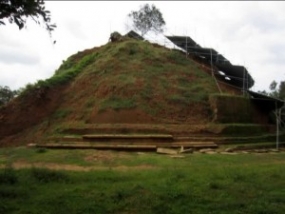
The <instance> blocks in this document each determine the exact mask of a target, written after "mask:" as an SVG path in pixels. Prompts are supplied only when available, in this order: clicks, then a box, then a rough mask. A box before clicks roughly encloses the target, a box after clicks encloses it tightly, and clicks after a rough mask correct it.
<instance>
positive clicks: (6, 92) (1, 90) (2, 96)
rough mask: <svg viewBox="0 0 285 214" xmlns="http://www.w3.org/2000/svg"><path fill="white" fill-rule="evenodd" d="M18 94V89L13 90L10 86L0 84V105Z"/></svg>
mask: <svg viewBox="0 0 285 214" xmlns="http://www.w3.org/2000/svg"><path fill="white" fill-rule="evenodd" d="M17 94H18V91H13V90H11V89H10V88H9V87H8V86H4V87H2V86H0V106H1V105H4V104H6V103H8V102H9V101H10V100H11V99H13V98H14V97H15V96H16V95H17Z"/></svg>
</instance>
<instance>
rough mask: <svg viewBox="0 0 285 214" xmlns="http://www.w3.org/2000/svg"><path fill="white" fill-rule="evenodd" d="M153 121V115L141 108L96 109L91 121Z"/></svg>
mask: <svg viewBox="0 0 285 214" xmlns="http://www.w3.org/2000/svg"><path fill="white" fill-rule="evenodd" d="M152 121H153V118H152V117H151V116H149V115H148V114H146V113H145V112H143V111H141V110H139V109H129V110H126V109H122V110H117V111H116V110H113V109H108V110H106V111H104V112H98V111H95V112H94V113H93V114H92V115H91V118H90V123H151V122H152Z"/></svg>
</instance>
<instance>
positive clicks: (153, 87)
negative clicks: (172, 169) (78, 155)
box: [0, 39, 218, 144]
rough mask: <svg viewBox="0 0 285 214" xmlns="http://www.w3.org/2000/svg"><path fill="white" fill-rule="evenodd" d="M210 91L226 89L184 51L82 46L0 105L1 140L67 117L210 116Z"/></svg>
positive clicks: (143, 119)
mask: <svg viewBox="0 0 285 214" xmlns="http://www.w3.org/2000/svg"><path fill="white" fill-rule="evenodd" d="M210 93H218V88H217V86H216V84H215V81H214V79H213V78H212V76H211V75H209V74H208V73H207V72H206V71H205V70H203V69H202V68H201V66H200V65H199V64H197V63H196V62H195V61H193V60H191V59H190V58H186V56H185V54H184V53H182V52H179V51H177V50H170V49H167V48H164V47H161V46H159V45H155V44H151V43H149V42H146V41H137V40H133V39H124V40H123V41H121V42H115V43H107V44H106V45H104V46H101V47H97V48H93V49H88V50H85V51H81V52H78V53H77V54H74V55H72V56H70V57H69V58H68V59H67V60H65V61H63V63H62V65H61V66H60V67H59V68H58V69H57V70H56V71H55V74H54V75H53V76H52V77H51V78H49V79H46V80H40V81H38V82H37V83H36V84H34V85H31V84H30V85H28V86H27V87H26V88H25V89H24V90H23V92H22V94H21V95H20V96H19V97H18V98H16V99H15V100H13V101H12V102H11V103H10V104H9V105H7V106H4V107H2V108H1V109H0V115H4V116H2V117H3V118H4V119H3V118H2V119H1V120H0V125H1V127H3V129H1V130H0V136H1V137H2V138H1V139H0V142H1V141H2V142H3V141H5V143H6V142H8V141H14V139H15V136H13V135H14V134H15V133H19V131H24V132H23V133H21V134H20V135H21V140H22V143H23V141H26V142H27V141H29V140H35V139H36V140H37V138H38V137H39V139H40V138H42V137H43V136H44V134H45V135H53V134H55V132H56V130H58V129H60V127H61V124H65V125H66V124H76V125H77V126H84V124H106V123H130V124H134V123H141V124H142V123H145V124H149V123H187V124H205V123H207V122H209V121H210V120H211V113H210V106H209V105H208V95H209V94H210ZM29 129H30V130H32V131H29ZM27 130H28V131H27ZM9 135H10V137H8V138H7V136H9ZM11 136H13V137H11ZM29 136H30V137H31V139H29V140H27V139H28V138H29ZM16 138H17V139H18V136H16ZM3 139H4V140H3ZM25 139H26V140H25ZM17 141H18V140H17ZM3 143H4V142H3ZM18 143H20V144H22V143H21V142H19V141H18Z"/></svg>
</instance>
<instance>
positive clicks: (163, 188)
mask: <svg viewBox="0 0 285 214" xmlns="http://www.w3.org/2000/svg"><path fill="white" fill-rule="evenodd" d="M60 152H61V155H60ZM91 153H92V154H93V156H94V157H95V156H96V155H97V156H96V157H99V156H101V157H102V158H101V160H100V158H99V159H96V160H95V159H93V160H92V161H90V159H88V158H87V159H86V157H90V155H91ZM103 154H105V155H106V156H108V158H107V157H104V158H103ZM25 155H26V156H25ZM40 157H42V160H41V161H42V162H45V163H51V160H52V159H53V161H54V162H56V161H58V164H59V165H60V164H73V165H81V166H85V167H90V166H93V167H96V166H97V167H98V166H100V167H105V168H101V170H91V171H88V172H83V171H82V172H78V171H77V172H75V171H63V170H62V171H60V170H51V169H44V168H35V167H32V168H29V169H21V170H15V169H14V168H13V167H12V166H13V164H14V163H16V162H19V161H22V162H23V161H25V162H29V163H36V161H39V160H40ZM63 157H65V160H64V158H63ZM66 157H68V159H67V158H66ZM61 158H62V159H61ZM72 158H74V160H73V161H71V160H70V159H72ZM8 159H9V161H8ZM103 160H104V161H103ZM0 161H1V162H0V163H2V164H6V165H7V167H6V168H2V169H1V170H0V213H284V211H285V188H284V186H285V171H284V167H283V165H284V163H285V154H284V153H278V154H239V155H233V156H230V155H221V154H217V155H203V154H189V155H187V156H186V157H185V158H184V159H172V158H170V157H168V156H164V155H157V154H154V153H144V154H140V155H139V154H137V153H131V154H128V153H121V152H113V153H112V152H105V153H103V152H99V151H82V150H81V151H76V150H73V151H66V150H60V151H59V150H47V151H44V152H42V151H36V150H28V149H25V148H18V149H0ZM9 166H10V167H9ZM118 166H125V168H123V170H120V168H116V167H118Z"/></svg>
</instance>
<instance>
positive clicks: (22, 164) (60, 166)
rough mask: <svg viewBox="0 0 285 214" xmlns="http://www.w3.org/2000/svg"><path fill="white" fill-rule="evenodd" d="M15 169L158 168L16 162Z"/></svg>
mask: <svg viewBox="0 0 285 214" xmlns="http://www.w3.org/2000/svg"><path fill="white" fill-rule="evenodd" d="M11 167H12V168H14V169H30V168H46V169H51V170H67V171H80V172H87V171H93V170H116V171H129V170H151V169H157V167H154V166H151V165H138V166H113V167H107V166H78V165H71V164H57V163H41V162H38V163H28V162H23V161H21V162H15V163H13V164H12V165H11ZM0 168H2V169H3V168H5V165H3V164H2V165H0Z"/></svg>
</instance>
